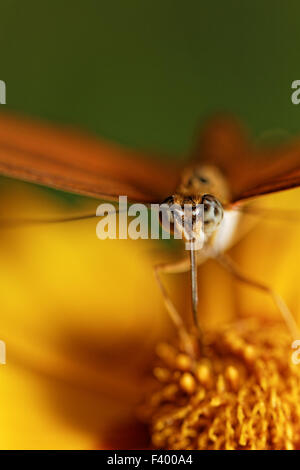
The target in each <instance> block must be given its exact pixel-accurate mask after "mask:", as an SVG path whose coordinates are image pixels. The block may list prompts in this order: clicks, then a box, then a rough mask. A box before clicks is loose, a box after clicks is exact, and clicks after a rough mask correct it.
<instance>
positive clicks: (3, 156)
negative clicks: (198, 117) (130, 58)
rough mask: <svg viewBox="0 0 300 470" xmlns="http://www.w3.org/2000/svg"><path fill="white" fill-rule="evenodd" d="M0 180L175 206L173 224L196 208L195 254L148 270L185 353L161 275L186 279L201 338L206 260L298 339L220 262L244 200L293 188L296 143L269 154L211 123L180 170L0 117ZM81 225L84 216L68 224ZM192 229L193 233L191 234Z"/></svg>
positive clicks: (223, 121)
mask: <svg viewBox="0 0 300 470" xmlns="http://www.w3.org/2000/svg"><path fill="white" fill-rule="evenodd" d="M0 174H2V175H5V176H9V177H13V178H16V179H21V180H25V181H28V182H32V183H37V184H40V185H45V186H49V187H53V188H56V189H60V190H64V191H69V192H72V193H77V194H81V195H85V196H91V197H93V198H98V199H104V200H109V201H117V200H118V198H119V195H126V196H127V197H128V200H129V201H131V202H140V203H144V204H146V205H148V206H149V205H150V204H151V203H157V202H164V203H165V204H167V205H169V206H171V205H173V204H174V203H175V204H176V206H177V207H179V212H180V213H179V212H178V213H177V214H176V213H174V214H173V215H174V216H175V217H173V220H172V221H173V224H176V215H177V216H178V217H180V216H181V215H180V214H181V209H182V208H183V206H184V205H186V204H187V205H188V206H190V207H191V209H192V211H195V210H196V207H197V205H198V204H202V205H203V207H204V215H203V220H202V225H203V226H202V227H201V231H202V233H204V236H205V239H204V244H203V246H202V248H201V250H196V249H194V248H193V245H192V247H191V249H190V256H189V257H185V258H184V259H182V260H180V261H179V262H178V261H177V262H175V263H165V264H160V265H157V266H155V267H154V271H155V276H156V279H157V282H158V284H159V287H160V289H161V292H162V295H163V299H164V302H165V305H166V308H167V311H168V312H169V315H170V317H171V318H172V320H173V322H174V323H175V325H176V326H177V328H178V331H179V332H180V336H181V338H182V341H183V343H184V345H185V347H186V349H187V350H189V351H190V350H191V348H190V340H189V334H188V332H187V329H186V327H185V325H184V322H183V319H182V317H181V316H180V315H179V313H178V312H177V310H176V308H175V306H174V305H173V303H172V301H171V298H170V296H169V295H168V293H167V291H166V289H165V287H164V285H163V283H162V280H161V274H163V273H179V272H186V271H190V272H191V295H192V309H193V316H194V322H195V325H196V327H197V330H198V336H199V337H201V335H202V333H201V326H200V322H199V318H198V285H197V267H198V266H199V265H200V264H202V263H204V262H205V261H206V260H207V259H209V258H214V259H216V260H217V261H218V262H219V263H220V264H221V265H222V266H224V267H225V268H226V269H227V270H228V271H230V272H231V274H232V275H233V276H235V277H236V278H237V279H239V280H240V281H242V282H245V283H248V284H250V285H252V286H253V287H256V288H258V289H260V290H262V291H264V292H266V293H267V294H269V295H270V296H271V297H272V298H273V300H274V302H275V304H276V305H277V307H278V309H279V310H280V312H281V313H282V315H283V317H284V319H285V321H286V323H287V326H288V328H289V329H290V332H291V334H292V335H293V337H294V338H296V337H298V336H299V335H298V328H297V325H296V322H295V320H294V318H293V316H292V314H291V312H290V311H289V309H288V307H287V305H286V304H285V302H284V301H283V299H282V298H281V297H280V296H279V295H278V294H277V293H276V292H274V291H273V290H272V288H270V287H269V286H268V285H265V284H262V283H259V282H257V281H255V280H253V279H249V278H248V277H247V276H245V275H244V274H243V273H242V272H241V271H240V270H239V268H238V267H237V266H236V265H235V263H234V262H233V261H232V260H231V259H230V258H229V257H228V256H227V255H226V250H227V249H228V248H229V247H230V246H231V245H232V243H233V240H234V239H235V237H236V234H238V232H239V229H238V226H239V219H240V217H241V214H242V213H243V210H245V211H247V210H249V208H250V211H251V206H248V205H247V203H248V201H249V200H250V201H251V200H252V199H253V198H258V197H259V196H261V195H264V194H269V193H272V192H277V191H282V190H286V189H290V188H294V187H297V186H299V184H300V142H299V141H298V140H295V141H294V142H290V143H288V144H285V145H282V146H280V147H277V148H258V147H256V146H255V145H254V144H253V143H251V141H250V139H249V138H248V136H247V134H246V132H245V131H244V129H243V128H242V126H241V125H240V123H239V122H238V121H237V120H235V119H234V118H232V117H228V116H217V117H215V118H212V119H210V120H208V121H207V123H206V124H205V125H204V127H203V129H202V130H201V134H200V137H199V139H197V142H196V145H195V146H194V149H193V151H192V156H191V158H190V159H189V161H188V162H187V165H186V166H179V165H175V164H169V165H167V164H165V163H162V162H161V161H158V160H157V159H155V158H153V157H151V156H147V155H143V154H141V153H139V152H135V151H130V150H128V149H125V148H123V147H121V146H119V145H117V144H113V143H111V142H107V141H104V140H100V139H96V138H94V137H91V136H87V135H84V134H80V133H79V132H77V131H76V132H75V131H71V130H66V129H61V128H55V127H52V126H50V125H48V124H47V125H43V124H41V123H37V122H34V121H31V120H28V119H23V118H17V117H15V116H13V115H8V114H1V115H0ZM92 216H95V215H94V214H93V215H92ZM87 217H90V215H84V216H80V217H75V218H70V219H69V220H74V219H80V218H82V219H84V218H87ZM54 221H56V220H54ZM57 221H59V220H57ZM193 228H195V229H196V230H195V233H197V227H193ZM193 233H194V232H193Z"/></svg>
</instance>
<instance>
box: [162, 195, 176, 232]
mask: <svg viewBox="0 0 300 470" xmlns="http://www.w3.org/2000/svg"><path fill="white" fill-rule="evenodd" d="M161 209H162V211H161V214H160V221H161V223H162V225H164V224H163V220H165V218H167V220H168V222H169V223H171V224H174V212H173V209H174V196H169V197H167V199H165V200H164V201H163V202H162V204H161Z"/></svg>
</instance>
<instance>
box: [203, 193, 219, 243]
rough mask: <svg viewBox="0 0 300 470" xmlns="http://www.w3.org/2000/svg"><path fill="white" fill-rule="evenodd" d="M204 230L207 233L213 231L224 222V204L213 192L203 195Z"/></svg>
mask: <svg viewBox="0 0 300 470" xmlns="http://www.w3.org/2000/svg"><path fill="white" fill-rule="evenodd" d="M201 203H202V204H203V217H204V231H205V233H207V234H210V233H213V232H214V231H215V230H216V229H217V228H218V226H219V225H220V223H221V222H222V219H223V216H224V211H223V207H222V204H221V203H220V201H218V199H217V198H215V197H214V196H212V195H211V194H205V195H204V196H203V197H202V201H201Z"/></svg>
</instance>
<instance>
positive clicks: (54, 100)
mask: <svg viewBox="0 0 300 470" xmlns="http://www.w3.org/2000/svg"><path fill="white" fill-rule="evenodd" d="M0 9H1V13H0V16H1V29H0V43H1V55H0V79H2V80H5V81H6V84H7V105H6V109H7V108H9V109H12V110H16V111H18V112H22V113H26V114H28V115H32V116H34V117H39V118H43V119H48V120H50V121H54V122H58V123H67V124H71V125H75V126H78V127H81V128H84V129H87V130H88V131H90V132H93V133H96V134H98V135H101V136H105V137H107V138H110V139H113V140H116V141H118V142H120V143H122V144H124V145H127V146H131V147H136V148H145V149H150V150H156V151H157V150H158V151H161V152H166V153H172V154H173V153H174V154H181V153H184V152H187V150H188V148H189V147H190V146H191V139H192V136H193V133H194V129H195V125H196V123H197V122H198V120H199V118H200V119H205V117H206V116H207V115H209V114H211V113H213V112H216V111H224V110H225V111H230V112H231V113H234V114H235V115H237V116H238V117H240V118H241V119H242V120H243V121H244V122H245V123H246V125H247V126H248V127H249V128H250V130H251V131H252V132H253V133H254V135H255V136H256V137H259V136H261V135H262V133H264V132H265V131H267V130H273V129H274V130H275V132H277V129H283V130H284V131H287V132H288V133H289V134H295V133H298V132H299V129H300V106H298V107H297V106H295V105H293V104H292V103H291V99H290V96H291V82H292V81H293V80H295V79H300V60H299V39H300V37H299V36H300V35H299V15H300V3H299V1H297V0H288V1H283V0H252V1H249V0H248V1H243V2H241V1H240V0H227V1H226V2H222V1H220V0H219V1H199V0H188V1H185V2H182V1H179V0H163V1H162V0H159V1H158V0H151V1H150V0H126V1H125V0H113V1H110V2H108V1H106V2H105V1H103V0H101V1H99V0H97V1H96V0H85V1H74V0H73V1H70V0H64V1H63V2H61V1H57V0H54V1H51V2H50V1H43V2H41V1H37V0H27V1H26V2H24V1H21V0H1V7H0Z"/></svg>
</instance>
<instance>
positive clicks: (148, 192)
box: [0, 113, 179, 203]
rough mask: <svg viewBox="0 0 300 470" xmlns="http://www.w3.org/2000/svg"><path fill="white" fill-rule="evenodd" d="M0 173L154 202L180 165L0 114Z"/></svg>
mask: <svg viewBox="0 0 300 470" xmlns="http://www.w3.org/2000/svg"><path fill="white" fill-rule="evenodd" d="M0 173H1V174H3V175H6V176H10V177H13V178H17V179H22V180H25V181H29V182H32V183H38V184H42V185H45V186H50V187H54V188H57V189H61V190H64V191H71V192H74V193H78V194H83V195H87V196H91V197H96V198H101V199H110V200H116V199H118V196H119V195H127V196H128V199H129V200H131V201H138V202H144V203H150V202H157V201H160V200H163V199H164V198H165V197H166V196H168V195H169V194H172V192H173V191H174V188H175V186H176V182H177V179H178V173H179V171H177V170H175V169H174V166H173V165H169V166H168V167H167V166H164V165H162V164H161V163H158V162H155V160H154V159H151V160H147V159H146V158H145V157H144V156H142V155H140V154H138V153H137V152H134V151H130V150H126V149H124V148H122V147H119V146H118V145H116V144H112V143H110V142H106V141H103V140H99V139H96V138H93V137H90V136H86V135H83V134H80V133H78V132H77V131H76V132H75V131H71V130H62V129H58V128H55V127H52V126H51V125H48V124H47V125H44V124H41V123H38V122H35V121H31V120H28V119H23V118H16V117H15V116H11V115H8V114H6V113H5V114H0Z"/></svg>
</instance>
